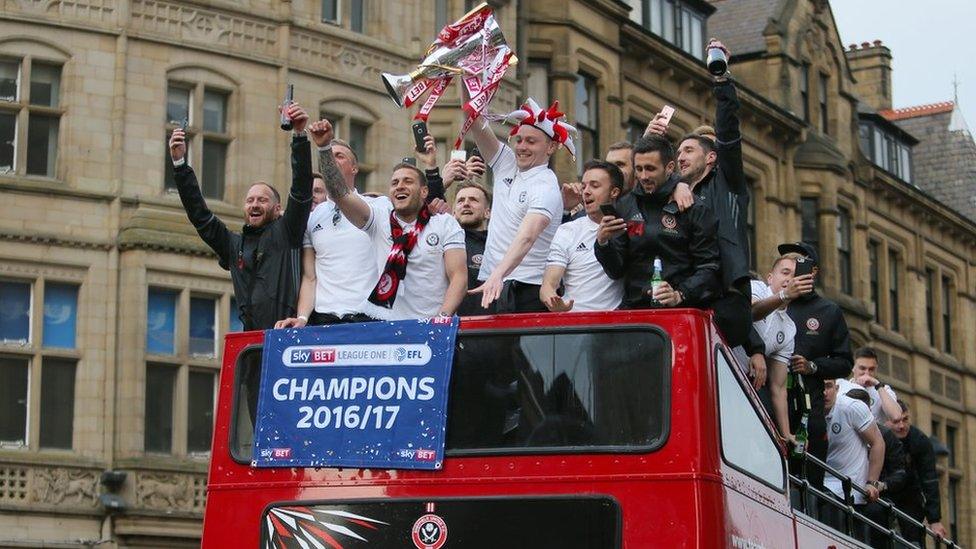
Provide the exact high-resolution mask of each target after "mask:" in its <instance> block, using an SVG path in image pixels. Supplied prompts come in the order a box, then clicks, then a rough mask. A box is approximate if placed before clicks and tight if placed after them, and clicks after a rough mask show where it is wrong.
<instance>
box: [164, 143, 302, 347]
mask: <svg viewBox="0 0 976 549" xmlns="http://www.w3.org/2000/svg"><path fill="white" fill-rule="evenodd" d="M291 170H292V183H291V190H290V192H289V195H288V206H287V207H286V208H285V213H284V214H283V215H282V216H281V217H279V218H278V219H275V220H274V221H272V222H271V223H268V224H267V225H264V226H263V227H257V228H255V227H251V226H249V225H245V226H244V228H243V229H242V230H241V232H240V233H237V232H234V231H231V230H230V229H228V228H227V226H226V225H225V224H224V222H223V221H221V220H220V218H218V217H217V216H216V215H214V213H213V212H212V211H210V209H209V208H208V207H207V202H206V200H204V198H203V194H202V193H201V192H200V186H199V185H198V184H197V178H196V175H195V174H194V173H193V168H190V166H189V165H187V164H183V165H182V166H178V167H177V168H175V170H174V173H175V179H176V189H177V190H178V191H179V193H180V200H181V201H182V202H183V208H184V209H185V210H186V216H187V217H188V218H189V220H190V223H192V224H193V227H194V228H196V230H197V233H198V234H199V235H200V238H202V239H203V241H204V242H206V243H207V245H208V246H210V248H211V249H212V250H213V251H214V253H216V254H217V259H218V260H219V261H220V266H221V267H223V268H224V269H227V270H229V271H230V276H231V280H232V281H233V283H234V295H235V296H236V298H237V305H238V307H239V309H240V310H239V311H238V313H239V316H240V319H241V322H242V323H243V324H244V329H245V330H264V329H268V328H273V327H274V324H275V322H276V321H278V320H281V319H283V318H288V317H293V316H295V314H297V313H296V307H297V302H298V288H299V284H300V278H301V251H302V240H303V238H304V236H305V229H306V225H307V224H308V214H309V212H311V211H312V152H311V148H310V147H309V143H308V138H307V137H306V136H304V135H301V136H297V137H295V138H293V139H292V142H291Z"/></svg>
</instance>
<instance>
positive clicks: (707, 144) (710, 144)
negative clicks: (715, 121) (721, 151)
mask: <svg viewBox="0 0 976 549" xmlns="http://www.w3.org/2000/svg"><path fill="white" fill-rule="evenodd" d="M689 139H694V140H695V141H697V142H698V143H699V144H700V145H701V148H702V150H703V151H705V154H708V153H710V152H712V151H714V150H715V142H714V141H712V140H711V139H709V138H707V137H705V136H703V135H699V134H697V133H689V134H687V135H685V136H684V137H682V138H681V141H678V146H679V147H680V146H681V143H684V142H685V141H687V140H689Z"/></svg>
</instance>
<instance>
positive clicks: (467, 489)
mask: <svg viewBox="0 0 976 549" xmlns="http://www.w3.org/2000/svg"><path fill="white" fill-rule="evenodd" d="M262 340H263V334H262V333H260V332H251V333H243V334H231V335H228V337H227V340H226V346H225V350H224V361H223V369H222V373H221V379H220V389H219V397H218V409H217V416H216V427H215V430H214V441H213V453H212V458H211V459H212V461H211V467H210V478H209V484H208V497H207V506H206V516H205V520H204V533H203V545H204V547H257V546H260V547H268V548H271V547H279V548H285V547H303V548H356V547H407V548H409V547H418V548H421V549H438V548H440V547H493V548H494V547H559V548H612V547H627V548H647V547H669V548H670V547H705V548H712V547H715V548H717V547H749V548H760V547H767V548H772V547H804V548H807V547H824V548H826V547H854V546H858V545H857V542H855V541H854V540H853V539H851V538H850V537H848V536H846V535H844V534H842V533H840V532H838V531H836V530H833V529H831V528H829V527H827V526H824V525H822V524H820V523H819V522H817V521H815V520H813V519H811V518H809V517H807V516H806V515H804V514H802V513H799V512H797V511H794V509H793V508H792V507H791V504H790V497H789V479H788V475H787V470H786V462H785V459H784V455H785V449H784V448H783V447H782V446H781V445H780V444H778V442H777V439H776V437H775V436H774V430H773V427H772V423H771V422H770V420H769V418H768V416H767V415H766V414H765V413H764V412H763V411H762V407H761V405H760V404H759V402H758V399H757V398H756V395H755V392H754V391H753V390H752V389H751V387H750V385H749V383H748V380H747V379H746V378H745V376H743V374H742V373H741V371H740V370H739V368H738V367H737V366H735V364H734V362H733V360H732V358H731V354H730V353H729V350H728V349H727V348H726V347H725V345H724V344H723V342H722V340H721V338H720V337H719V335H718V333H717V332H716V330H715V328H714V327H713V325H712V323H711V321H710V317H709V315H708V314H707V313H705V312H702V311H697V310H687V309H678V310H666V311H665V310H661V311H613V312H601V313H567V314H523V315H508V316H494V317H475V318H465V319H462V321H461V325H460V331H459V334H458V339H457V346H456V352H455V359H454V366H453V372H452V376H451V384H450V391H449V411H448V418H447V441H446V457H445V459H444V462H443V468H442V469H441V470H437V471H401V470H371V469H355V468H271V469H267V468H261V469H259V468H254V467H252V466H251V464H250V462H251V457H252V456H251V451H252V439H253V429H254V427H253V421H254V416H255V405H256V402H257V396H256V393H257V387H258V383H259V381H258V380H259V379H260V376H259V372H260V367H261V344H262Z"/></svg>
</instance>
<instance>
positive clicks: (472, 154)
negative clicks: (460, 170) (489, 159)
mask: <svg viewBox="0 0 976 549" xmlns="http://www.w3.org/2000/svg"><path fill="white" fill-rule="evenodd" d="M471 156H472V157H474V156H477V157H478V158H480V159H482V160H484V159H485V157H483V156H481V151H480V150H478V147H475V148H473V149H471Z"/></svg>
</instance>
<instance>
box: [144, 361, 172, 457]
mask: <svg viewBox="0 0 976 549" xmlns="http://www.w3.org/2000/svg"><path fill="white" fill-rule="evenodd" d="M175 384H176V370H175V369H174V368H170V367H167V366H155V365H149V366H147V367H146V426H145V427H146V431H145V437H144V444H145V449H146V451H147V452H161V453H167V454H168V453H170V452H172V451H173V392H174V391H175V388H174V387H175Z"/></svg>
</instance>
